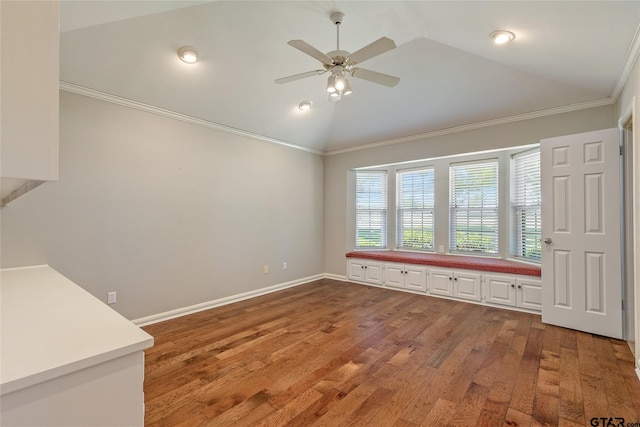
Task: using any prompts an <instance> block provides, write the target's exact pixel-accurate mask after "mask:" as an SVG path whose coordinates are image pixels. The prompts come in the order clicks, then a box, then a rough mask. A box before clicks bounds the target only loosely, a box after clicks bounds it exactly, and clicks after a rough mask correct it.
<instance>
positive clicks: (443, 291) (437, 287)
mask: <svg viewBox="0 0 640 427" xmlns="http://www.w3.org/2000/svg"><path fill="white" fill-rule="evenodd" d="M429 292H431V293H432V294H435V295H446V296H453V271H450V270H441V269H436V268H430V269H429Z"/></svg>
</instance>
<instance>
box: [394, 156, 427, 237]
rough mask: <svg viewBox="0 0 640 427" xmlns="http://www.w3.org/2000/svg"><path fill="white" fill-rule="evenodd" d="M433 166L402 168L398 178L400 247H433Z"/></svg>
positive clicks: (397, 211) (398, 234) (397, 175)
mask: <svg viewBox="0 0 640 427" xmlns="http://www.w3.org/2000/svg"><path fill="white" fill-rule="evenodd" d="M433 176H434V172H433V168H427V169H422V170H414V171H401V172H398V173H397V174H396V178H397V179H396V181H397V210H396V213H397V217H398V218H397V228H398V233H397V247H398V248H403V249H433V248H434V243H433V212H434V178H433Z"/></svg>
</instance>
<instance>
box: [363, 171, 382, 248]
mask: <svg viewBox="0 0 640 427" xmlns="http://www.w3.org/2000/svg"><path fill="white" fill-rule="evenodd" d="M386 247H387V173H386V171H357V172H356V248H357V249H366V248H386Z"/></svg>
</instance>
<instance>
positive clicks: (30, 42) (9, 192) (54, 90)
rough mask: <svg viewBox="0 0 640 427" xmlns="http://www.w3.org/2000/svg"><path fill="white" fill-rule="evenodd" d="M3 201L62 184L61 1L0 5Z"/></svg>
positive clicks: (0, 166)
mask: <svg viewBox="0 0 640 427" xmlns="http://www.w3.org/2000/svg"><path fill="white" fill-rule="evenodd" d="M0 8H1V10H0V17H1V18H0V19H1V25H0V28H1V30H0V42H1V49H0V55H1V61H0V64H1V70H0V76H1V82H0V85H1V86H2V95H1V96H0V103H1V107H0V114H1V118H0V121H1V122H2V127H1V129H0V139H1V140H2V147H1V150H0V151H1V155H0V170H1V171H2V172H1V178H2V181H1V187H2V192H1V193H2V194H0V198H1V200H2V201H3V202H8V201H10V200H11V199H13V198H15V197H17V196H19V195H20V194H22V193H24V192H26V191H28V190H29V189H30V188H33V187H35V186H37V185H38V184H40V183H42V182H44V181H49V180H57V179H58V127H59V124H58V122H59V120H58V117H59V102H58V99H59V86H60V84H59V81H60V78H59V66H58V63H59V28H58V14H59V12H58V11H59V5H58V2H57V1H2V2H0Z"/></svg>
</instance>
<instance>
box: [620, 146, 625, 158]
mask: <svg viewBox="0 0 640 427" xmlns="http://www.w3.org/2000/svg"><path fill="white" fill-rule="evenodd" d="M620 155H621V156H624V145H621V146H620Z"/></svg>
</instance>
